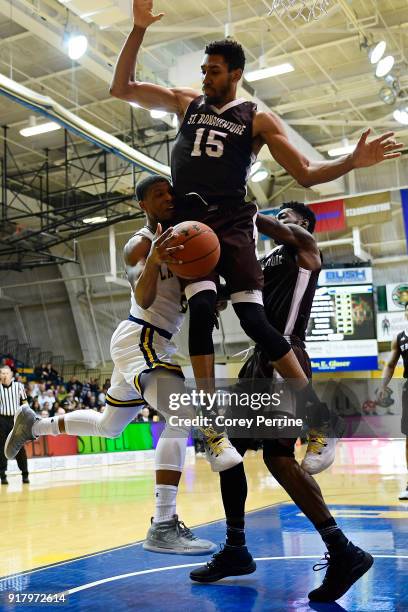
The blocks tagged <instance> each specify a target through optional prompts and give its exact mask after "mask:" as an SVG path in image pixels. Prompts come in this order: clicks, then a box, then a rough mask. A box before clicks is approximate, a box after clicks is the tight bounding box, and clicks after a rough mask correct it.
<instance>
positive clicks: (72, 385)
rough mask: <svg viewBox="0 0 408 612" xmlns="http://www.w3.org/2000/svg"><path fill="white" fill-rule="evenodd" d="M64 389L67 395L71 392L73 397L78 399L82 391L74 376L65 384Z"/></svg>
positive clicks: (80, 384)
mask: <svg viewBox="0 0 408 612" xmlns="http://www.w3.org/2000/svg"><path fill="white" fill-rule="evenodd" d="M66 388H67V391H68V393H69V392H70V391H73V392H74V395H75V396H77V397H79V396H80V395H81V391H82V383H81V382H80V381H79V380H78V379H77V378H76V377H75V376H71V377H70V379H69V381H68V382H67V384H66Z"/></svg>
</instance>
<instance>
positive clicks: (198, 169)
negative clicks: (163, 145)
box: [171, 96, 256, 204]
mask: <svg viewBox="0 0 408 612" xmlns="http://www.w3.org/2000/svg"><path fill="white" fill-rule="evenodd" d="M255 111H256V105H255V104H254V103H253V102H247V101H245V100H234V101H233V102H230V103H228V104H226V105H225V106H224V107H223V108H221V109H217V108H216V107H215V106H212V105H208V104H206V103H205V101H204V96H199V97H198V98H196V99H195V100H193V101H192V102H191V104H190V106H189V107H188V109H187V112H186V115H185V117H184V120H183V123H182V124H181V127H180V131H179V133H178V135H177V137H176V141H175V143H174V147H173V150H172V153H171V175H172V179H173V185H174V190H175V194H176V196H178V197H182V196H184V195H185V194H187V193H191V192H195V193H198V194H199V195H200V196H201V197H202V198H204V200H206V201H207V202H208V203H210V204H220V203H221V204H222V202H225V201H229V202H231V201H235V200H237V201H242V200H243V199H244V198H245V196H246V183H247V180H248V176H249V171H250V168H251V165H252V162H253V159H254V157H253V154H252V122H253V118H254V114H255Z"/></svg>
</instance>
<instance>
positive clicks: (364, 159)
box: [353, 128, 404, 168]
mask: <svg viewBox="0 0 408 612" xmlns="http://www.w3.org/2000/svg"><path fill="white" fill-rule="evenodd" d="M370 132H371V130H370V128H369V129H368V130H365V132H363V134H362V136H361V138H360V140H359V141H358V143H357V146H356V148H355V149H354V152H353V159H354V167H355V168H367V167H368V166H374V165H375V164H379V163H380V162H382V161H385V160H386V159H394V158H395V157H400V156H401V153H400V151H399V149H401V148H402V147H403V146H404V145H403V144H402V143H401V142H396V140H395V139H394V138H393V136H394V132H386V133H385V134H381V136H378V138H375V139H374V140H372V141H371V142H367V138H368V136H369V134H370Z"/></svg>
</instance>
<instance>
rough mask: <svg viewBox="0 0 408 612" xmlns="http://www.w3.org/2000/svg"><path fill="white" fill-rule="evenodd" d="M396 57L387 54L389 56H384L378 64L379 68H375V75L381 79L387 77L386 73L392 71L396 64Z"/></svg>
mask: <svg viewBox="0 0 408 612" xmlns="http://www.w3.org/2000/svg"><path fill="white" fill-rule="evenodd" d="M394 62H395V58H394V56H393V55H387V57H383V59H382V60H380V61H379V62H378V64H377V68H376V70H375V76H376V77H378V78H379V79H380V78H382V77H385V75H386V74H388V73H389V72H391V70H392V67H393V66H394Z"/></svg>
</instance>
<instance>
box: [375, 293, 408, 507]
mask: <svg viewBox="0 0 408 612" xmlns="http://www.w3.org/2000/svg"><path fill="white" fill-rule="evenodd" d="M405 319H406V320H407V321H408V302H407V303H406V304H405ZM400 357H402V361H403V364H404V373H403V376H404V378H405V383H404V386H403V388H402V417H401V433H403V434H404V436H407V438H406V446H405V457H406V462H407V470H408V324H407V327H406V328H405V329H404V330H403V331H401V332H400V333H399V334H397V335H396V336H395V338H393V340H392V342H391V355H390V357H389V359H388V362H387V364H386V365H385V367H384V370H383V375H382V382H381V387H380V389H379V391H378V396H379V399H382V398H383V397H385V396H386V395H387V386H388V383H389V382H390V380H391V378H392V377H393V376H394V372H395V368H396V366H397V363H398V360H399V358H400ZM398 499H401V500H405V499H408V483H407V486H406V489H405V490H404V491H401V493H400V495H399V498H398Z"/></svg>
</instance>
